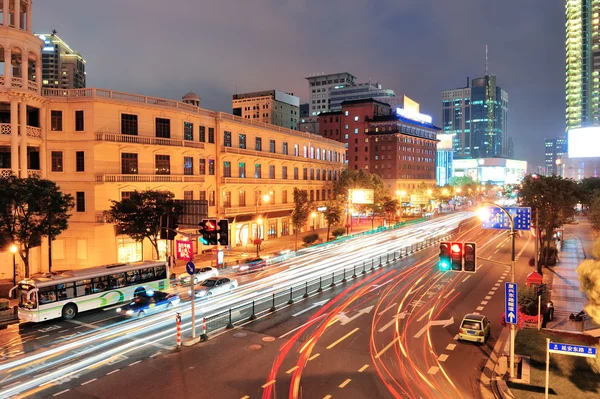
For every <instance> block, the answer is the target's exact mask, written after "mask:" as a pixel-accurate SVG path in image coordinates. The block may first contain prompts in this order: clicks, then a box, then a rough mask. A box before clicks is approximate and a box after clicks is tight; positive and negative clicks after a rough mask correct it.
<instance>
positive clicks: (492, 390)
mask: <svg viewBox="0 0 600 399" xmlns="http://www.w3.org/2000/svg"><path fill="white" fill-rule="evenodd" d="M509 338H510V330H509V329H508V328H504V329H503V330H502V333H500V337H498V341H497V342H496V345H494V349H493V350H492V353H491V354H490V356H489V357H488V360H487V362H486V363H485V367H484V368H483V370H482V371H481V376H480V377H479V394H480V396H481V398H483V399H492V398H497V397H498V396H499V397H501V398H514V396H513V395H512V393H511V392H510V389H509V388H508V385H506V381H504V380H503V379H502V377H498V375H497V368H498V362H499V360H500V358H501V357H502V356H504V353H505V347H506V345H507V344H508V341H509ZM486 372H487V373H489V377H488V376H487V375H486Z"/></svg>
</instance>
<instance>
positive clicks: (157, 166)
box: [154, 155, 171, 175]
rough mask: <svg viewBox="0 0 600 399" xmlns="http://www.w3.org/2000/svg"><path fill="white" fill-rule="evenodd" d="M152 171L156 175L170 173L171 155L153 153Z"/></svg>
mask: <svg viewBox="0 0 600 399" xmlns="http://www.w3.org/2000/svg"><path fill="white" fill-rule="evenodd" d="M154 172H155V173H156V174H157V175H170V174H171V156H170V155H155V156H154Z"/></svg>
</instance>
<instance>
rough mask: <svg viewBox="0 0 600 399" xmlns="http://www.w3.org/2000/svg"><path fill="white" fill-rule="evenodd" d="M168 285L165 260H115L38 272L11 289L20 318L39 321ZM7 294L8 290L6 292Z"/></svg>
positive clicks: (118, 301)
mask: <svg viewBox="0 0 600 399" xmlns="http://www.w3.org/2000/svg"><path fill="white" fill-rule="evenodd" d="M167 288H169V270H168V267H167V263H166V262H136V263H118V264H112V265H106V266H98V267H90V268H87V269H80V270H64V271H59V272H53V273H44V274H37V275H34V276H32V277H31V278H28V279H25V280H23V281H21V282H19V284H17V286H16V287H13V288H12V289H11V294H12V291H13V290H16V291H17V294H18V298H19V319H21V320H23V321H31V322H40V321H46V320H51V319H55V318H58V317H62V318H64V319H72V318H73V317H75V316H76V315H77V313H79V312H85V311H87V310H92V309H98V308H102V307H104V306H109V305H114V304H117V303H120V302H124V301H130V300H131V299H133V298H134V296H136V295H138V294H141V293H144V292H145V291H146V290H165V289H167ZM9 295H10V294H9Z"/></svg>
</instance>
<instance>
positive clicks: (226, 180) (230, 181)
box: [221, 177, 329, 185]
mask: <svg viewBox="0 0 600 399" xmlns="http://www.w3.org/2000/svg"><path fill="white" fill-rule="evenodd" d="M326 181H329V180H303V179H256V178H250V179H248V178H239V177H221V183H223V184H294V185H297V184H298V183H299V182H302V184H319V185H320V183H321V182H326Z"/></svg>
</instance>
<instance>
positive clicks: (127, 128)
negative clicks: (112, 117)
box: [121, 114, 138, 136]
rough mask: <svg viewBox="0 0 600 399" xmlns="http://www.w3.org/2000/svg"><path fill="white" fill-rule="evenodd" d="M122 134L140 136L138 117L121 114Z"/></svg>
mask: <svg viewBox="0 0 600 399" xmlns="http://www.w3.org/2000/svg"><path fill="white" fill-rule="evenodd" d="M121 134H129V135H131V136H137V135H138V117H137V115H131V114H121Z"/></svg>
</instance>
